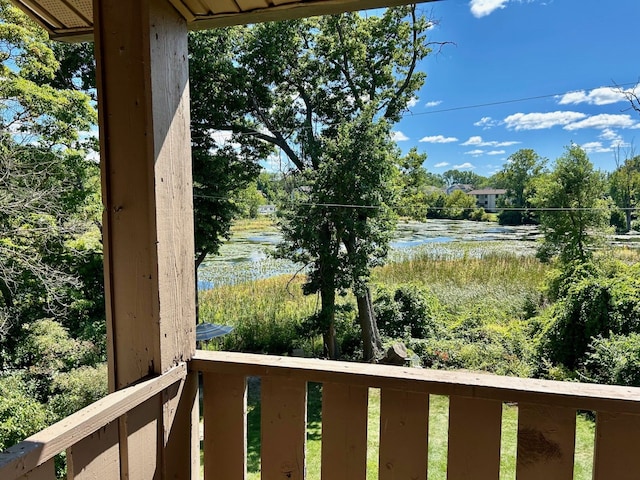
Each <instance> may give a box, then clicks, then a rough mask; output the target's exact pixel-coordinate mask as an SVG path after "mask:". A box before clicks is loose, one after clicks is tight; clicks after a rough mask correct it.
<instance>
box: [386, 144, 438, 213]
mask: <svg viewBox="0 0 640 480" xmlns="http://www.w3.org/2000/svg"><path fill="white" fill-rule="evenodd" d="M426 160H427V154H426V153H422V154H420V153H418V151H417V149H416V148H412V149H411V150H409V153H407V155H405V156H403V157H401V158H400V160H399V162H398V171H399V175H398V184H399V187H398V188H399V194H398V202H397V207H396V209H397V212H398V214H399V215H401V216H405V217H409V218H413V219H415V220H424V219H425V218H427V213H428V207H429V202H428V195H429V194H430V193H431V192H432V191H433V190H434V189H440V188H441V187H443V186H444V180H443V179H442V177H441V176H440V175H437V174H434V173H431V172H427V170H426V169H425V168H424V167H423V164H424V162H425V161H426Z"/></svg>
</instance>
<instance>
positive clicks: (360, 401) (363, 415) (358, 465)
mask: <svg viewBox="0 0 640 480" xmlns="http://www.w3.org/2000/svg"><path fill="white" fill-rule="evenodd" d="M368 401H369V389H368V388H367V387H362V386H352V385H345V384H340V383H325V384H324V385H323V386H322V465H321V468H322V470H321V472H322V480H365V479H366V477H367V413H368V410H367V407H368V403H369V402H368Z"/></svg>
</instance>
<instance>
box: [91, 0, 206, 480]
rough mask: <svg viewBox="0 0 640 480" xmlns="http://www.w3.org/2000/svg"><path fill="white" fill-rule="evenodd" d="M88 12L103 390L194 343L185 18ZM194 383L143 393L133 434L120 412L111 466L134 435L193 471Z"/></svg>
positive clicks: (165, 471)
mask: <svg viewBox="0 0 640 480" xmlns="http://www.w3.org/2000/svg"><path fill="white" fill-rule="evenodd" d="M94 22H95V41H96V45H95V50H96V60H97V80H98V110H99V119H100V146H101V169H102V195H103V203H104V216H103V235H104V258H105V289H106V303H107V334H108V356H109V388H110V390H111V391H114V390H119V389H121V388H123V387H126V386H128V385H130V384H132V383H134V382H136V381H138V380H139V379H141V378H143V377H145V376H147V375H150V374H162V373H164V372H166V371H167V370H168V369H170V368H171V367H172V366H174V365H176V364H177V363H178V362H181V361H187V360H189V359H190V358H191V357H192V355H193V354H194V353H195V272H194V243H193V242H194V241H193V200H192V178H191V150H190V144H191V138H190V125H189V81H188V80H189V75H188V56H187V26H186V22H185V20H184V18H183V17H182V16H181V15H180V14H179V13H178V12H177V11H176V10H175V9H174V7H173V6H172V5H171V4H170V2H169V1H168V0H140V1H125V0H94ZM196 390H197V381H195V379H193V378H188V379H187V380H186V381H184V382H182V383H181V384H180V386H179V387H177V389H176V390H175V391H173V392H169V393H167V394H165V395H159V396H158V397H157V400H155V401H153V402H151V403H150V405H153V406H152V407H151V408H152V409H157V410H156V411H155V413H150V412H145V418H146V416H150V418H151V417H153V421H154V422H157V425H158V428H157V429H155V430H154V428H152V427H151V426H150V427H149V428H141V429H138V430H137V431H139V432H144V435H145V438H139V437H140V435H137V436H134V435H130V432H127V430H128V428H125V427H123V425H135V424H136V423H137V422H140V421H143V420H144V418H142V417H140V418H133V417H132V418H129V419H128V420H126V421H123V422H121V424H120V449H121V457H122V458H121V465H122V469H123V472H122V474H123V476H126V475H127V474H128V471H126V470H127V468H128V465H133V462H135V461H139V460H140V459H136V458H135V456H136V449H137V446H136V445H140V444H141V443H145V442H151V443H152V445H156V444H157V448H158V455H157V459H156V462H155V467H156V468H157V470H156V469H155V468H154V466H149V467H150V468H146V467H145V468H146V469H143V470H144V471H151V472H155V474H156V475H157V474H158V473H159V472H162V474H161V478H185V479H187V478H193V476H194V475H197V473H198V472H197V468H195V469H194V468H193V466H194V463H195V462H197V458H198V457H197V453H196V452H197V448H196V447H197V415H196V414H195V413H194V412H196V408H197V406H196V404H197V402H196V401H195V400H196V398H197V395H196V393H195V392H196ZM132 415H133V414H132ZM147 432H148V433H147ZM151 436H153V439H152V438H151ZM147 437H148V438H147ZM178 437H180V438H178ZM194 459H195V460H194ZM193 470H196V471H195V472H194V471H193ZM189 471H190V473H188V472H189ZM145 478H146V476H145Z"/></svg>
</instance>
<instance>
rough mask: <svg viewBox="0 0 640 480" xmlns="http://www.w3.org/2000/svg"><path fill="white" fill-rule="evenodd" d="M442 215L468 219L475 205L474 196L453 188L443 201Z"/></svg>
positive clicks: (456, 218) (455, 218)
mask: <svg viewBox="0 0 640 480" xmlns="http://www.w3.org/2000/svg"><path fill="white" fill-rule="evenodd" d="M444 206H445V209H444V212H443V216H444V217H445V218H451V219H454V220H462V219H468V218H469V216H470V215H471V212H472V211H473V210H474V209H475V207H476V198H475V197H474V196H473V195H467V194H466V193H464V192H463V191H462V190H454V191H453V192H451V193H450V194H449V195H447V197H446V199H445V202H444Z"/></svg>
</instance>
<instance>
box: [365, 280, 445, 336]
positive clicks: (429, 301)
mask: <svg viewBox="0 0 640 480" xmlns="http://www.w3.org/2000/svg"><path fill="white" fill-rule="evenodd" d="M373 307H374V311H375V314H376V320H377V321H378V329H379V330H380V334H381V335H382V336H383V337H387V338H395V339H400V338H430V337H433V336H435V335H436V333H437V331H438V325H439V321H438V320H439V318H438V317H439V315H440V313H441V310H442V307H441V306H440V303H439V302H438V299H437V298H435V297H434V296H433V295H432V294H431V293H429V292H428V291H427V290H426V289H424V288H421V287H419V286H417V285H411V284H407V285H401V286H400V287H398V288H397V289H396V290H395V292H392V291H390V290H387V289H381V290H380V291H379V292H378V295H377V298H376V299H375V301H374V302H373Z"/></svg>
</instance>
